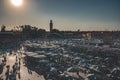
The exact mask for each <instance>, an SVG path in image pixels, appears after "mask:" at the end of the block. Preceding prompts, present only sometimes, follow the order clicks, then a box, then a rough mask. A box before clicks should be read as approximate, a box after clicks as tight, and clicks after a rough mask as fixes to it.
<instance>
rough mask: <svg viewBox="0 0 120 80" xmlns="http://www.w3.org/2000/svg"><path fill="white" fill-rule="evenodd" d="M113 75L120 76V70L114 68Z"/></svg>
mask: <svg viewBox="0 0 120 80" xmlns="http://www.w3.org/2000/svg"><path fill="white" fill-rule="evenodd" d="M111 74H114V75H118V74H120V68H114V69H113V70H112V71H111Z"/></svg>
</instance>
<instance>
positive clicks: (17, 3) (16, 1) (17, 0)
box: [11, 0, 23, 7]
mask: <svg viewBox="0 0 120 80" xmlns="http://www.w3.org/2000/svg"><path fill="white" fill-rule="evenodd" d="M11 3H12V4H13V5H14V6H17V7H19V6H22V4H23V0H11Z"/></svg>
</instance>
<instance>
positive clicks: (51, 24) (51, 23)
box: [50, 20, 53, 32]
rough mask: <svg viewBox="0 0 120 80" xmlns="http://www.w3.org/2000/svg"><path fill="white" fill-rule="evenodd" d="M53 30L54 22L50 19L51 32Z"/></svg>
mask: <svg viewBox="0 0 120 80" xmlns="http://www.w3.org/2000/svg"><path fill="white" fill-rule="evenodd" d="M52 30H53V22H52V20H50V32H51V31H52Z"/></svg>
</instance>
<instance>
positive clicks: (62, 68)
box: [59, 66, 67, 72]
mask: <svg viewBox="0 0 120 80" xmlns="http://www.w3.org/2000/svg"><path fill="white" fill-rule="evenodd" d="M66 70H67V69H66V68H65V67H64V66H62V67H60V68H59V71H62V72H63V71H66Z"/></svg>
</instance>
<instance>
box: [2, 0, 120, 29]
mask: <svg viewBox="0 0 120 80" xmlns="http://www.w3.org/2000/svg"><path fill="white" fill-rule="evenodd" d="M119 14H120V0H23V4H22V5H21V6H19V7H16V6H14V5H13V4H12V3H11V2H10V0H0V25H3V24H4V25H6V26H7V29H11V28H13V27H14V26H16V25H24V24H29V25H33V26H36V27H39V28H42V29H46V30H49V20H50V19H52V20H53V23H54V27H55V28H56V29H59V30H63V31H65V30H78V29H80V30H85V31H87V30H92V31H93V30H98V31H100V30H118V29H120V24H119V22H120V16H119Z"/></svg>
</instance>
